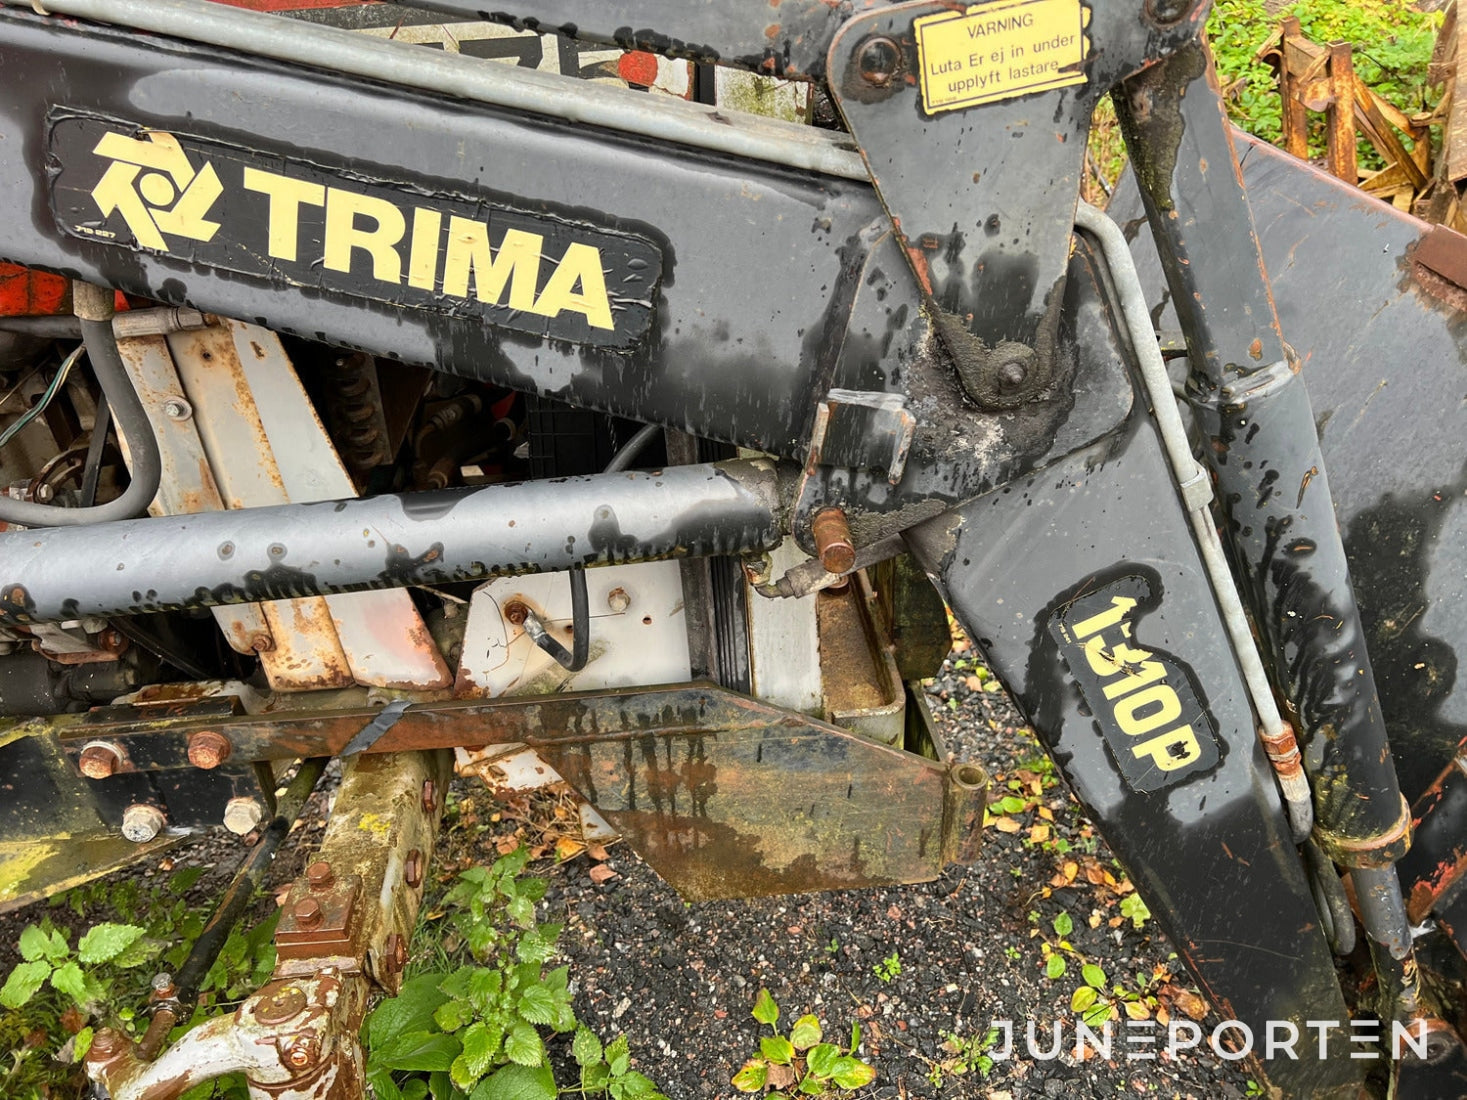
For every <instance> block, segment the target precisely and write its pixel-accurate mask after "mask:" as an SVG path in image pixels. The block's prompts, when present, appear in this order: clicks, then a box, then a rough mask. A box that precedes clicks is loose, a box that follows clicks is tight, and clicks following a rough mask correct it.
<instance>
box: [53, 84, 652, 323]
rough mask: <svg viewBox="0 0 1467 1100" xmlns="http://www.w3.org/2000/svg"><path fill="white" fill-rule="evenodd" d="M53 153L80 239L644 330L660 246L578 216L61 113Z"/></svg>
mask: <svg viewBox="0 0 1467 1100" xmlns="http://www.w3.org/2000/svg"><path fill="white" fill-rule="evenodd" d="M50 154H51V157H52V159H53V162H54V163H55V164H57V165H58V166H59V171H58V172H57V173H56V174H55V175H54V176H53V177H52V184H51V188H52V190H51V197H52V203H53V206H54V210H55V214H56V221H57V224H58V225H59V226H60V227H61V229H62V230H63V231H64V232H66V233H68V234H70V235H72V236H74V237H78V238H80V239H82V240H85V241H88V242H91V243H92V244H106V245H109V246H114V247H119V248H127V249H131V250H135V251H147V252H151V253H153V254H155V255H157V256H158V257H159V261H158V262H160V263H163V264H167V263H168V262H169V260H170V259H174V258H176V259H177V260H180V261H184V262H186V263H188V264H189V265H192V266H193V267H194V269H195V270H197V269H199V268H205V269H207V268H213V269H216V270H221V271H230V272H234V273H237V274H240V275H244V276H247V277H249V278H251V279H255V280H257V281H259V282H261V283H263V284H265V285H268V286H270V287H272V288H280V289H287V288H300V289H308V290H309V291H310V292H311V293H313V294H314V293H324V294H327V295H334V296H340V297H345V298H349V299H356V300H359V301H360V300H363V299H365V300H369V301H373V302H380V303H384V304H386V305H387V306H389V307H391V308H394V309H401V310H409V311H421V312H423V313H432V314H438V315H440V316H444V315H447V316H449V317H452V318H454V319H455V322H458V321H463V320H467V321H470V322H471V323H478V324H489V325H495V326H499V327H502V328H508V329H515V330H518V331H520V332H523V333H529V334H531V335H533V336H535V337H538V338H542V339H555V340H563V341H566V342H568V343H572V344H589V345H595V346H599V347H606V348H627V347H631V346H633V345H635V344H636V343H638V342H640V341H641V340H642V339H643V338H644V337H645V336H646V335H647V332H648V330H649V328H650V327H651V322H652V314H653V309H654V304H655V303H656V301H657V298H658V287H659V284H660V283H661V280H662V277H663V254H662V250H661V249H660V248H659V247H658V246H657V245H656V244H654V243H653V242H652V241H651V240H649V239H648V238H647V237H646V236H644V235H641V234H637V233H629V232H626V231H625V230H622V229H620V228H616V229H613V228H611V227H609V226H606V225H604V224H600V223H593V222H591V221H590V220H588V218H587V215H586V212H585V211H583V210H563V209H552V208H551V207H550V206H549V205H548V204H545V203H538V202H526V203H524V206H530V207H531V209H525V208H523V206H521V205H516V206H511V205H509V204H508V203H507V202H505V201H504V199H503V197H502V196H498V195H494V196H492V197H491V195H489V194H483V193H480V194H474V193H473V191H472V190H468V189H466V188H462V187H461V185H456V184H448V185H444V184H442V183H438V184H436V185H432V184H429V185H425V184H424V183H422V182H419V183H408V182H406V181H402V180H398V179H393V178H391V174H396V173H397V172H399V171H401V170H392V169H382V170H378V171H373V170H371V169H369V168H368V167H366V166H364V165H361V164H353V165H352V167H351V168H350V169H349V170H348V169H345V168H333V167H331V166H329V165H323V164H321V163H319V162H317V161H314V160H308V159H306V158H304V157H302V156H299V155H297V154H294V153H290V154H280V153H266V152H263V151H260V150H255V149H247V148H242V147H240V146H237V145H229V144H225V143H223V142H219V141H214V140H212V139H209V138H202V137H196V136H191V135H186V134H169V133H164V132H161V131H158V130H153V129H150V128H147V127H141V126H136V125H133V124H129V123H126V122H122V121H119V120H116V119H108V118H100V117H97V116H93V115H87V114H82V113H80V112H76V111H71V110H68V109H66V108H55V109H54V110H53V112H52V125H51V133H50ZM379 172H380V174H379ZM466 190H468V193H465V191H466ZM475 190H476V189H475ZM517 201H518V200H517Z"/></svg>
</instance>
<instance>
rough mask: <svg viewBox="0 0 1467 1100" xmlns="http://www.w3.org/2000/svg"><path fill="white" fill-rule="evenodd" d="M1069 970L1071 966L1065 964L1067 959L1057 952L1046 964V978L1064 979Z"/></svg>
mask: <svg viewBox="0 0 1467 1100" xmlns="http://www.w3.org/2000/svg"><path fill="white" fill-rule="evenodd" d="M1068 969H1069V964H1068V963H1066V962H1065V957H1064V956H1063V955H1061V954H1060V953H1059V952H1058V951H1056V952H1055V953H1054V954H1053V955H1051V956H1050V957H1049V962H1047V963H1045V964H1044V976H1045V977H1046V978H1062V977H1064V974H1065V971H1066V970H1068Z"/></svg>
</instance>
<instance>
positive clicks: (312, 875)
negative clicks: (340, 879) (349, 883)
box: [306, 859, 336, 890]
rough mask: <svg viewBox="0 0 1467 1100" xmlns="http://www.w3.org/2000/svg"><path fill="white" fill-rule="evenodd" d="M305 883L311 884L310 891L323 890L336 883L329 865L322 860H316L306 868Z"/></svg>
mask: <svg viewBox="0 0 1467 1100" xmlns="http://www.w3.org/2000/svg"><path fill="white" fill-rule="evenodd" d="M306 881H307V882H309V883H310V884H311V889H312V890H324V889H326V888H327V887H328V886H330V885H331V884H332V883H333V882H335V881H336V875H335V873H334V872H333V871H332V870H331V864H329V863H327V862H326V861H325V860H324V859H318V860H316V862H315V863H313V864H311V865H310V866H309V867H307V868H306Z"/></svg>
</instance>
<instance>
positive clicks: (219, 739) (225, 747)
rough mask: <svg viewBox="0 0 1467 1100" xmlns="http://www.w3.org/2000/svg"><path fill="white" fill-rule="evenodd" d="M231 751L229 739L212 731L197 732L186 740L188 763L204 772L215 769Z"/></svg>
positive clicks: (227, 757) (226, 758) (232, 747)
mask: <svg viewBox="0 0 1467 1100" xmlns="http://www.w3.org/2000/svg"><path fill="white" fill-rule="evenodd" d="M233 751H234V746H233V745H231V744H230V743H229V738H227V737H225V736H224V734H222V733H216V732H215V731H214V730H199V732H198V733H195V734H193V735H192V736H190V737H189V739H188V762H189V763H190V764H192V765H193V766H194V767H196V768H203V769H204V770H205V771H209V770H210V769H212V768H217V767H218V766H219V765H220V764H222V763H224V761H226V760H228V759H229V754H230V753H231V752H233Z"/></svg>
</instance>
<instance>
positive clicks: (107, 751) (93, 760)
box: [76, 741, 122, 779]
mask: <svg viewBox="0 0 1467 1100" xmlns="http://www.w3.org/2000/svg"><path fill="white" fill-rule="evenodd" d="M76 766H77V767H78V768H80V769H81V773H82V775H84V776H86V777H87V778H88V779H107V778H110V777H111V776H114V775H116V774H117V769H118V768H120V767H121V766H122V750H121V749H120V748H118V747H117V746H116V745H112V744H108V743H107V742H105V741H93V742H92V743H91V744H90V745H87V746H86V747H85V748H83V749H82V751H81V756H80V757H78V758H77V762H76Z"/></svg>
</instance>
